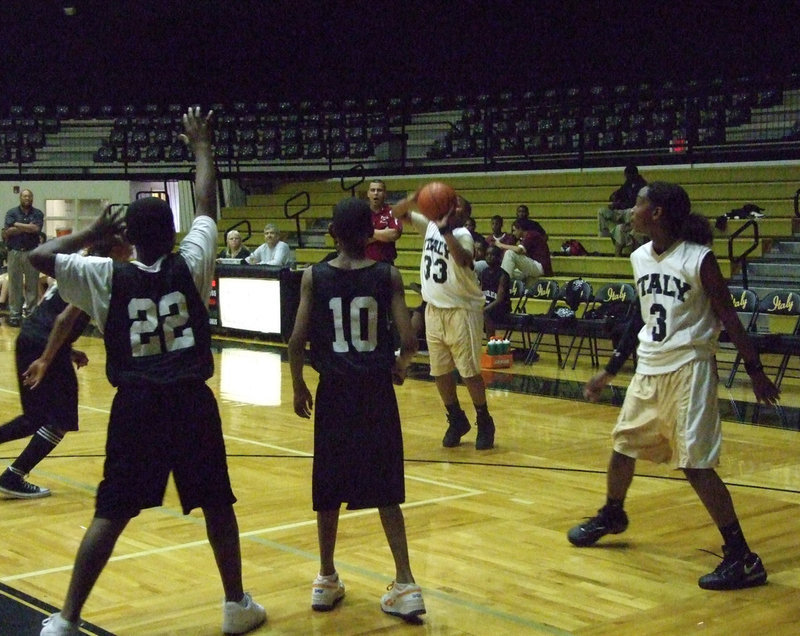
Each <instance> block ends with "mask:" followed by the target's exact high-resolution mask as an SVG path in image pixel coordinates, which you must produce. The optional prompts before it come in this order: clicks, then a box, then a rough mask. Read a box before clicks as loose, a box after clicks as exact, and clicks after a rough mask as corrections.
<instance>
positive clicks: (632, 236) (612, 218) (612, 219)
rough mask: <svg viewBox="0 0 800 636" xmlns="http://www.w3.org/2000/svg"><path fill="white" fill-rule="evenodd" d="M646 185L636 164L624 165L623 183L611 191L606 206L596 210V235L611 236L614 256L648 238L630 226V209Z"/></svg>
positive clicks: (640, 243)
mask: <svg viewBox="0 0 800 636" xmlns="http://www.w3.org/2000/svg"><path fill="white" fill-rule="evenodd" d="M646 185H647V181H645V180H644V178H643V177H642V176H641V175H640V174H639V169H638V168H637V167H636V166H634V165H628V166H625V183H623V184H622V185H621V186H620V187H619V188H617V189H616V190H614V192H612V193H611V196H610V197H609V204H608V207H605V208H600V209H599V210H598V211H597V221H598V226H599V227H598V236H610V237H611V242H612V243H614V255H615V256H622V252H623V251H624V250H627V251H628V252H632V251H633V250H635V249H636V248H637V247H639V246H640V245H644V244H645V243H646V242H647V240H648V238H647V237H646V236H645V235H644V234H637V233H636V232H634V231H633V229H632V228H631V211H632V209H633V206H634V205H635V204H636V196H637V195H638V194H639V190H641V189H642V188H643V187H645V186H646Z"/></svg>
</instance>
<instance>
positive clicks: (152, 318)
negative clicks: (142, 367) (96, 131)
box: [128, 291, 194, 358]
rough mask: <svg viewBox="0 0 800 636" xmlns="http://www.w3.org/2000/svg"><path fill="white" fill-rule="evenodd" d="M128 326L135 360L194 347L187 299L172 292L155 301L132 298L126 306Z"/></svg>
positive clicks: (178, 293)
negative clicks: (189, 325)
mask: <svg viewBox="0 0 800 636" xmlns="http://www.w3.org/2000/svg"><path fill="white" fill-rule="evenodd" d="M128 318H130V319H131V320H132V321H133V322H132V323H131V332H130V337H131V352H132V354H133V357H134V358H139V357H143V356H155V355H159V354H161V353H166V352H168V351H176V350H178V349H187V348H189V347H191V346H193V345H194V333H193V332H192V328H191V327H187V326H186V324H187V323H188V322H189V310H188V308H187V307H186V297H185V296H184V295H183V294H182V293H181V292H178V291H176V292H171V293H169V294H167V295H166V296H163V297H162V298H161V299H160V300H159V301H158V306H157V307H156V304H155V303H154V302H153V301H152V300H151V299H150V298H131V301H130V302H129V303H128Z"/></svg>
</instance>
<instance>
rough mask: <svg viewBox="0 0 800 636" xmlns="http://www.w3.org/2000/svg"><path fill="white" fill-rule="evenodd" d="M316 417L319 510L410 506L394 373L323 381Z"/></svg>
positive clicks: (315, 470)
mask: <svg viewBox="0 0 800 636" xmlns="http://www.w3.org/2000/svg"><path fill="white" fill-rule="evenodd" d="M315 402H316V403H315V407H314V410H315V415H314V468H313V478H312V488H311V490H312V504H313V508H314V510H334V509H338V508H339V507H340V506H341V504H342V503H344V502H347V504H348V505H347V508H348V509H350V510H355V509H359V508H380V507H384V506H390V505H393V504H399V503H402V502H403V501H405V483H404V474H403V436H402V433H401V430H400V414H399V412H398V410H397V398H396V397H395V394H394V386H393V385H392V377H391V373H390V372H388V371H387V372H385V373H381V374H375V375H370V376H365V377H352V376H338V377H335V376H333V377H331V376H329V377H320V381H319V385H318V387H317V396H316V401H315Z"/></svg>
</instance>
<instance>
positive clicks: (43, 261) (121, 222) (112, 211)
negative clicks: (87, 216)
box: [30, 205, 125, 278]
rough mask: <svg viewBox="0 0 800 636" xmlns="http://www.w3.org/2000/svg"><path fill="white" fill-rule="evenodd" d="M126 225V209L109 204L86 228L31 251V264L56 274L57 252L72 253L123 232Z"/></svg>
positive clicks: (52, 240) (50, 273) (50, 274)
mask: <svg viewBox="0 0 800 636" xmlns="http://www.w3.org/2000/svg"><path fill="white" fill-rule="evenodd" d="M124 227H125V210H124V209H123V208H121V207H116V208H115V207H113V206H110V205H109V206H108V207H106V209H105V210H103V212H102V214H100V216H98V217H97V218H96V219H95V220H94V221H93V222H92V224H91V225H90V226H89V227H87V228H86V229H83V230H80V231H78V232H74V233H73V234H65V235H64V236H59V237H57V238H54V239H51V240H49V241H47V242H46V243H42V244H41V245H40V246H39V247H37V248H36V249H35V250H33V251H32V252H31V253H30V260H31V264H32V265H33V266H34V267H35V268H36V269H38V270H39V271H40V272H44V273H45V274H47V275H48V276H51V277H54V278H55V275H56V254H71V253H73V252H77V251H78V250H79V249H81V248H83V247H86V246H88V245H91V244H92V243H94V242H96V241H99V240H102V239H104V238H106V237H109V236H114V235H115V234H122V231H123V229H124Z"/></svg>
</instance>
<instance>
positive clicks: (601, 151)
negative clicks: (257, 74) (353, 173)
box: [0, 77, 800, 170]
mask: <svg viewBox="0 0 800 636" xmlns="http://www.w3.org/2000/svg"><path fill="white" fill-rule="evenodd" d="M796 84H797V82H796V81H794V80H793V79H792V78H791V77H789V78H786V79H785V80H784V81H783V82H780V81H775V80H774V79H770V80H765V81H758V80H756V79H754V78H740V79H737V80H723V79H718V80H714V81H710V82H701V81H696V80H687V81H686V82H684V83H680V82H668V83H665V84H661V85H658V86H654V85H650V84H647V83H640V84H638V85H634V84H615V85H609V86H602V85H597V86H592V87H586V86H562V87H545V88H542V89H538V90H526V91H519V92H516V93H515V92H511V91H503V92H501V93H498V94H492V93H483V94H478V95H474V96H470V95H465V94H459V95H448V94H441V95H434V96H422V95H414V96H411V97H407V98H401V97H390V98H387V99H377V98H371V99H365V100H360V99H346V100H342V101H341V102H340V103H337V102H334V101H331V100H320V101H314V100H308V99H304V100H296V101H295V100H283V101H281V102H278V103H269V102H263V101H259V102H254V103H247V102H242V101H237V102H233V103H230V104H225V103H214V104H212V106H213V108H214V110H215V111H216V112H217V135H218V138H217V143H218V144H219V145H221V146H222V145H224V144H230V147H227V146H225V147H222V148H220V149H219V150H218V152H217V156H218V157H219V158H221V159H224V160H226V161H228V162H235V163H237V164H241V163H246V164H251V165H252V166H253V167H255V168H258V167H259V164H263V163H265V162H266V163H267V165H266V166H264V169H266V170H268V169H270V167H271V166H274V165H275V164H280V163H283V164H288V165H291V166H297V167H299V168H306V167H309V166H312V167H316V169H326V168H328V164H329V163H331V162H334V163H336V164H340V165H341V164H346V163H348V162H352V161H359V162H367V163H369V164H371V165H374V166H376V167H378V166H381V165H384V164H387V165H398V162H401V161H403V160H404V161H406V162H407V163H409V162H410V163H417V162H420V161H433V162H438V163H439V164H441V165H447V164H449V163H453V164H456V165H464V164H469V163H476V162H482V163H483V165H486V166H490V167H502V166H509V167H511V168H512V169H520V168H521V167H522V168H525V167H531V165H534V166H539V165H542V164H546V163H547V162H552V163H553V164H554V165H558V166H563V165H564V161H565V160H569V161H573V162H580V163H581V165H584V166H586V165H592V164H593V163H594V162H599V164H601V165H608V161H607V158H608V157H610V156H617V157H622V158H630V159H633V160H637V161H638V162H639V163H667V162H669V163H672V162H674V161H676V156H675V155H676V154H683V155H685V158H684V160H685V161H686V160H689V159H690V157H691V154H692V153H695V154H699V155H700V156H702V157H703V158H704V159H706V158H708V157H712V158H713V157H714V156H715V153H716V155H719V154H720V153H723V155H725V153H728V154H727V158H728V159H730V158H732V157H731V155H730V153H738V155H737V156H744V157H748V158H749V157H754V158H756V159H760V158H763V157H764V154H765V153H767V154H769V152H774V153H776V155H780V152H781V151H785V150H787V149H794V150H795V151H796V145H797V144H798V143H800V133H798V130H800V124H799V123H798V121H800V91H798V88H797V86H796ZM185 107H186V106H185V105H182V104H176V103H171V104H156V103H141V104H136V103H126V104H121V105H113V104H108V103H97V104H87V103H81V104H66V103H64V104H58V105H56V106H55V107H52V106H48V105H44V104H38V105H33V106H26V105H20V104H14V105H11V106H9V107H8V108H7V110H6V112H0V145H1V146H4V147H5V148H6V149H9V153H10V156H13V157H14V158H15V159H23V160H26V161H32V162H34V163H37V164H41V165H43V166H45V167H47V166H48V165H58V164H57V162H58V159H59V157H61V158H63V159H64V160H65V161H70V162H72V164H74V163H76V162H80V161H85V160H86V158H87V157H88V162H89V165H88V166H82V167H85V168H91V164H92V159H93V158H96V159H97V161H99V162H103V163H104V164H109V163H111V164H113V163H114V162H121V161H125V160H128V161H137V162H138V163H139V164H141V165H143V166H150V167H158V164H159V163H162V162H163V163H167V164H175V163H182V162H185V161H186V160H187V159H186V158H184V157H181V156H180V153H174V152H171V145H172V144H173V143H174V141H175V139H176V136H177V134H178V133H179V132H180V116H181V114H182V112H183V111H184V109H185ZM62 126H67V128H68V129H70V132H72V129H73V128H75V127H78V128H80V129H83V130H86V131H90V130H91V131H96V134H95V136H94V139H95V142H94V146H93V147H88V148H86V147H81V148H80V152H78V149H77V148H73V149H71V150H70V149H62V139H61V138H60V131H61V128H62ZM93 134H94V133H93ZM87 135H88V132H87ZM226 136H227V138H225V137H226ZM65 139H67V138H66V137H65ZM276 144H277V145H276ZM106 145H109V146H112V147H113V148H115V149H117V151H116V152H114V153H113V154H114V156H113V157H112V158H110V159H109V154H108V153H107V152H106V151H103V152H100V148H101V147H103V146H106ZM152 145H155V146H158V147H160V149H161V150H157V149H152V150H149V151H144V149H145V148H148V147H150V146H152ZM128 146H136V147H138V148H139V149H140V150H139V152H136V151H129V150H128ZM401 147H402V149H403V151H404V152H405V155H404V156H402V157H400V156H398V152H400V150H399V148H401ZM693 158H694V159H695V160H697V157H693ZM740 158H741V157H740ZM677 159H681V157H677ZM642 160H646V161H642Z"/></svg>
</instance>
